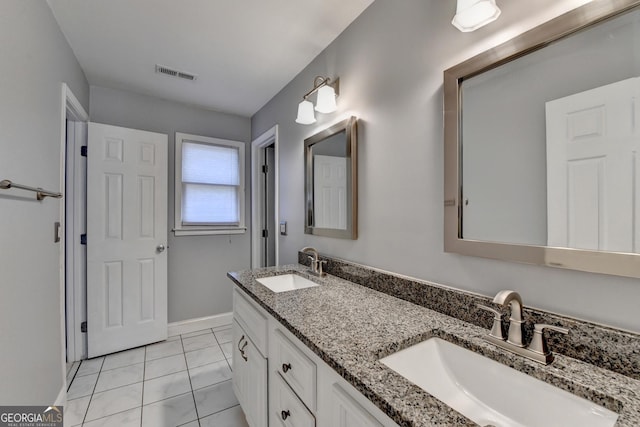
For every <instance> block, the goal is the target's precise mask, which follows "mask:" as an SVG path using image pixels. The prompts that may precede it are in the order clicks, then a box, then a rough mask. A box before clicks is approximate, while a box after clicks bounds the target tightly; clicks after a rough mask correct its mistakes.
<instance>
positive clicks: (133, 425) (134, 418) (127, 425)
mask: <svg viewBox="0 0 640 427" xmlns="http://www.w3.org/2000/svg"><path fill="white" fill-rule="evenodd" d="M141 419H142V407H138V408H134V409H130V410H128V411H124V412H119V413H117V414H113V415H110V416H108V417H105V418H98V419H97V420H94V421H89V422H88V423H84V424H83V425H82V427H140V422H141Z"/></svg>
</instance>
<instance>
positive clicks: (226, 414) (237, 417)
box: [200, 405, 249, 427]
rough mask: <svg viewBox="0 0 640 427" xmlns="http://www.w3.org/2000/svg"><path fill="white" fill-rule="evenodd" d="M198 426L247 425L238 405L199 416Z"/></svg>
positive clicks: (244, 426) (226, 426) (235, 426)
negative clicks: (205, 415) (206, 415)
mask: <svg viewBox="0 0 640 427" xmlns="http://www.w3.org/2000/svg"><path fill="white" fill-rule="evenodd" d="M200 427H249V424H247V419H246V418H245V417H244V412H242V408H241V407H240V405H238V406H234V407H233V408H229V409H225V410H224V411H220V412H218V413H216V414H213V415H209V416H208V417H204V418H200Z"/></svg>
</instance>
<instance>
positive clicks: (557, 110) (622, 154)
mask: <svg viewBox="0 0 640 427" xmlns="http://www.w3.org/2000/svg"><path fill="white" fill-rule="evenodd" d="M638 100H640V78H632V79H627V80H623V81H620V82H617V83H613V84H610V85H606V86H602V87H599V88H596V89H592V90H588V91H586V92H581V93H578V94H575V95H571V96H568V97H565V98H561V99H557V100H554V101H550V102H548V103H547V104H546V116H547V212H548V215H547V220H548V224H547V229H548V245H549V246H560V247H570V248H579V249H590V250H605V251H618V252H639V251H640V246H639V245H638V244H639V243H640V237H639V236H640V234H639V233H640V228H639V227H640V222H639V221H638V213H637V212H638V208H639V207H640V206H638V203H640V197H639V194H640V186H638V184H637V182H634V181H637V180H638V174H639V173H640V171H639V170H638V153H639V151H640V132H639V131H638V129H637V126H638V125H639V124H640V105H636V104H638Z"/></svg>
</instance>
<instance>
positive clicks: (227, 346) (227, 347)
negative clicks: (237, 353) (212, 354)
mask: <svg viewBox="0 0 640 427" xmlns="http://www.w3.org/2000/svg"><path fill="white" fill-rule="evenodd" d="M232 346H233V343H231V342H227V343H224V344H220V348H222V352H223V353H224V357H226V358H227V359H231V357H232V356H233V347H232Z"/></svg>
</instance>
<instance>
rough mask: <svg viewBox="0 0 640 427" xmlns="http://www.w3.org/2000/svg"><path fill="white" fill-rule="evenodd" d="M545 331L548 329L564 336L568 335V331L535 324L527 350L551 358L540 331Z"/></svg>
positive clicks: (552, 326)
mask: <svg viewBox="0 0 640 427" xmlns="http://www.w3.org/2000/svg"><path fill="white" fill-rule="evenodd" d="M545 329H550V330H552V331H556V332H560V333H563V334H565V335H566V334H568V333H569V329H567V328H562V327H560V326H554V325H547V324H546V323H537V324H535V325H534V327H533V338H532V339H531V344H529V350H531V351H533V352H534V353H538V354H542V355H543V356H548V357H552V356H551V352H550V351H549V347H548V346H547V340H545V339H544V335H542V331H544V330H545Z"/></svg>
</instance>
